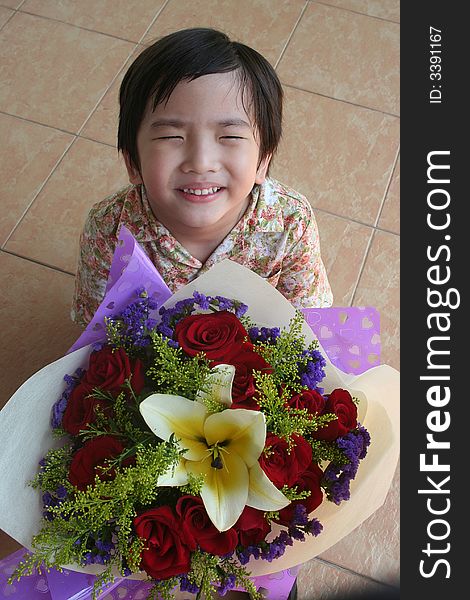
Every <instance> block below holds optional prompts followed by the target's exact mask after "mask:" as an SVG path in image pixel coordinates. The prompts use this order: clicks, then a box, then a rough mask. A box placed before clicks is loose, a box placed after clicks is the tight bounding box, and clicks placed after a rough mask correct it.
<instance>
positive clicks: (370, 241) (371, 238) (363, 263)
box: [349, 228, 378, 306]
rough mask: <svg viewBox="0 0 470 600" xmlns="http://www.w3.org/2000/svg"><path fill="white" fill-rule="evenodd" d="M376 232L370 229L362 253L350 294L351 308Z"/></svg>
mask: <svg viewBox="0 0 470 600" xmlns="http://www.w3.org/2000/svg"><path fill="white" fill-rule="evenodd" d="M377 231H378V230H377V229H375V228H372V234H371V236H370V238H369V240H368V242H367V246H366V251H365V252H364V257H363V259H362V263H361V267H360V269H359V273H358V276H357V279H356V284H355V285H354V289H353V293H352V296H351V300H350V301H349V306H353V305H354V300H355V298H356V292H357V288H358V286H359V282H360V281H361V277H362V273H363V272H364V267H365V265H366V262H367V258H368V256H369V254H370V249H371V247H372V242H373V240H374V238H375V234H376V232H377Z"/></svg>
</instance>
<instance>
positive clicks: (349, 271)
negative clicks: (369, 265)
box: [315, 211, 372, 306]
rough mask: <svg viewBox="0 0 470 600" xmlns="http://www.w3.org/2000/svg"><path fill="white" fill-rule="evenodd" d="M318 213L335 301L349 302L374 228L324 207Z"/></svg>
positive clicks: (338, 304)
mask: <svg viewBox="0 0 470 600" xmlns="http://www.w3.org/2000/svg"><path fill="white" fill-rule="evenodd" d="M315 216H316V220H317V225H318V231H319V233H320V245H321V255H322V259H323V263H324V264H325V268H326V272H327V273H328V280H329V282H330V285H331V289H332V290H333V305H334V306H349V305H350V303H351V300H352V297H353V293H354V289H355V287H356V284H357V280H358V279H359V273H360V272H361V268H362V263H363V260H364V256H365V253H366V249H367V244H368V242H369V239H370V237H371V235H372V229H371V228H370V227H366V226H364V225H359V224H358V223H354V222H353V221H348V220H347V219H342V218H340V217H335V216H333V215H329V214H327V213H322V212H321V211H316V213H315Z"/></svg>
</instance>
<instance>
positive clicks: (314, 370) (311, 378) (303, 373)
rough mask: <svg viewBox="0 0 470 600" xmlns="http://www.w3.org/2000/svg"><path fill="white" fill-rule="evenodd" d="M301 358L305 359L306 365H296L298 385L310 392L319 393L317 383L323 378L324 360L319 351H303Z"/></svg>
mask: <svg viewBox="0 0 470 600" xmlns="http://www.w3.org/2000/svg"><path fill="white" fill-rule="evenodd" d="M302 357H303V358H307V364H306V365H305V364H302V363H299V365H298V367H299V375H300V383H301V384H302V385H305V386H307V387H308V388H309V389H311V390H314V389H316V390H318V391H320V390H321V388H319V387H318V383H320V381H322V379H323V378H324V377H325V371H324V370H323V367H325V366H326V360H325V359H324V357H323V355H322V354H321V352H320V351H319V350H304V351H303V352H302ZM320 393H321V391H320Z"/></svg>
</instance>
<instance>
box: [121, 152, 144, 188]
mask: <svg viewBox="0 0 470 600" xmlns="http://www.w3.org/2000/svg"><path fill="white" fill-rule="evenodd" d="M122 156H123V157H124V162H125V163H126V169H127V174H128V176H129V181H130V183H133V184H135V185H136V184H138V183H143V181H142V177H141V176H140V172H139V169H137V167H135V166H134V164H133V162H132V160H131V158H130V156H129V154H128V152H126V151H124V152H123V153H122Z"/></svg>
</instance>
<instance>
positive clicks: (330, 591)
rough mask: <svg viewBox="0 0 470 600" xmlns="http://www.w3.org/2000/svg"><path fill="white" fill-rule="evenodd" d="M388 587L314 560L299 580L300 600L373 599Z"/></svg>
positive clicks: (304, 569)
mask: <svg viewBox="0 0 470 600" xmlns="http://www.w3.org/2000/svg"><path fill="white" fill-rule="evenodd" d="M387 589H388V588H387V587H385V586H384V585H381V584H379V583H375V582H373V581H370V580H369V579H366V578H365V577H361V576H360V575H355V574H354V573H350V572H348V571H346V570H343V569H339V568H337V567H335V566H334V565H330V564H328V563H324V562H322V561H320V560H316V559H313V560H311V561H309V562H308V563H305V564H304V565H303V566H302V567H301V569H300V572H299V576H298V578H297V596H298V599H299V600H333V599H335V598H336V599H337V600H345V599H346V598H349V597H354V595H356V594H357V595H359V594H361V595H362V594H363V595H364V596H366V597H369V594H370V597H371V598H373V594H374V593H375V594H377V597H378V598H380V595H381V594H383V593H384V592H386V591H387Z"/></svg>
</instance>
